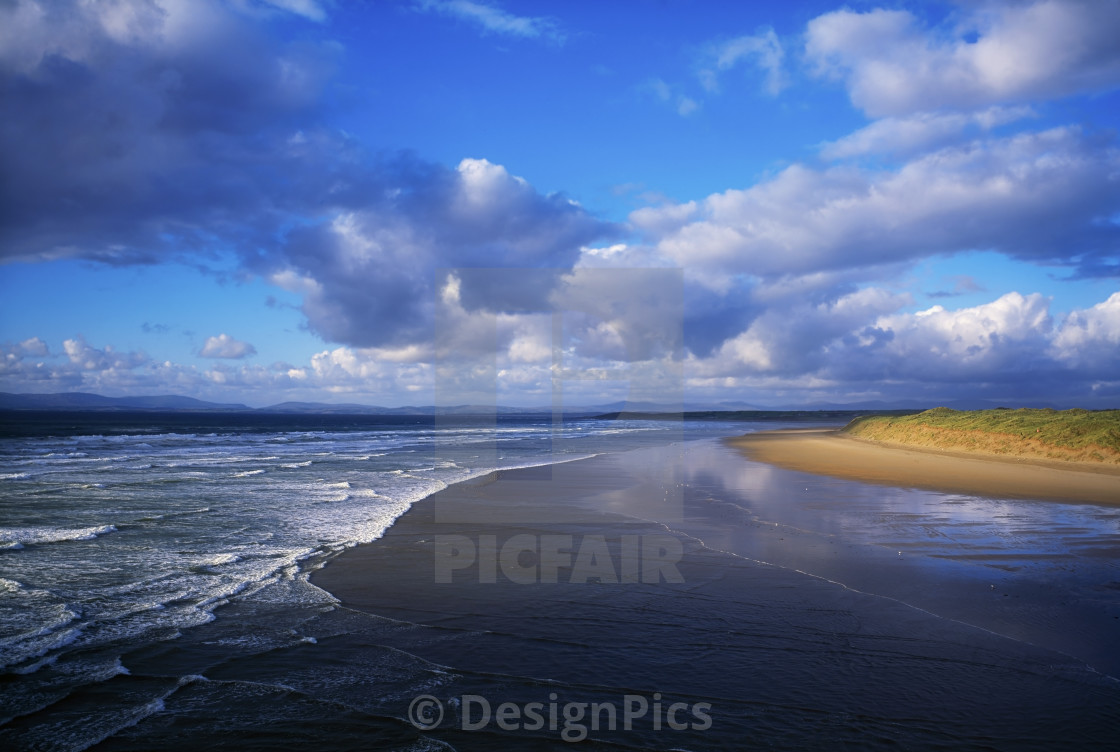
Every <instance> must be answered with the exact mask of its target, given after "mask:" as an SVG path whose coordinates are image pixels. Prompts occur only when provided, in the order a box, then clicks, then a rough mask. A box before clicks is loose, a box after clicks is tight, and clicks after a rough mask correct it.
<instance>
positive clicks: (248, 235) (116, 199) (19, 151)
mask: <svg viewBox="0 0 1120 752" xmlns="http://www.w3.org/2000/svg"><path fill="white" fill-rule="evenodd" d="M273 5H277V6H278V7H283V8H285V9H287V10H289V11H291V12H294V13H299V14H301V15H303V16H308V17H310V18H315V17H316V15H317V9H318V10H321V6H320V5H318V4H315V3H311V2H307V1H298V2H297V1H296V0H292V1H291V2H282V3H278V4H277V3H274V4H273ZM440 5H441V7H442V6H443V5H444V4H440ZM447 5H448V7H454V8H459V9H460V10H461V9H463V8H466V7H467V6H468V5H469V6H470V7H472V8H476V9H477V8H487V7H489V6H481V5H476V4H455V3H452V4H447ZM260 7H261V6H259V4H255V3H240V4H234V5H228V4H224V3H218V2H216V1H212V0H199V2H197V3H190V4H186V5H184V4H182V3H176V2H171V0H153V1H152V2H141V0H131V1H130V0H121V2H117V3H88V4H87V3H77V4H76V3H59V4H55V3H49V4H48V3H38V2H34V0H20V2H17V3H14V4H4V5H2V6H0V29H8V30H9V31H7V32H0V33H7V34H8V35H9V37H10V40H9V41H12V42H13V44H12V47H10V48H9V47H5V46H4V45H0V50H4V51H5V52H4V55H5V56H4V57H3V58H0V96H3V98H4V101H5V103H6V104H7V105H8V106H9V107H10V108H11V109H12V110H13V111H18V112H20V113H21V115H20V117H19V118H14V119H10V121H9V122H8V123H7V125H6V126H5V128H3V129H0V161H2V162H3V163H4V165H5V180H4V181H2V182H0V206H2V207H3V209H2V210H0V254H3V255H4V256H6V257H8V258H16V259H22V260H39V261H42V260H48V259H56V258H61V257H81V258H86V259H95V260H99V261H102V262H106V263H112V264H131V263H158V262H160V261H163V260H166V259H167V257H168V256H169V255H189V256H190V257H191V259H192V261H193V262H194V263H199V262H200V260H201V262H202V263H205V260H206V259H207V258H212V257H217V256H219V255H228V254H231V253H232V254H234V255H235V256H236V257H238V260H239V261H240V263H241V265H242V266H243V268H244V269H246V270H248V271H250V272H251V273H255V274H259V275H261V276H262V277H264V278H265V279H269V280H272V281H273V282H275V283H276V284H278V285H280V286H282V287H285V288H286V289H289V290H294V291H297V292H299V293H301V294H302V295H303V297H304V300H303V305H302V310H303V312H304V314H305V315H306V316H307V319H308V324H309V326H310V328H311V329H312V330H314V331H315V332H316V333H318V334H320V335H322V336H323V337H324V338H325V339H327V340H329V341H332V342H336V343H343V344H350V345H354V346H359V347H365V346H383V345H394V346H396V345H404V344H406V343H409V342H415V341H418V340H420V339H423V337H424V336H425V335H426V334H428V333H429V332H430V327H431V320H430V316H431V305H432V299H433V295H434V291H433V289H432V286H433V280H434V270H435V269H437V268H440V267H449V268H455V267H463V266H484V267H490V266H551V267H559V268H564V267H569V268H570V266H571V265H572V264H573V263H574V262H575V261H576V259H577V258H578V256H579V248H580V247H581V246H582V245H584V244H586V243H588V242H590V241H591V240H593V239H596V238H599V237H602V236H605V235H609V234H611V232H612V231H613V230H612V227H611V226H610V225H609V224H608V223H605V222H602V221H599V220H597V219H596V218H594V217H592V216H591V215H590V214H589V213H588V212H587V211H586V210H584V209H583V208H582V207H580V206H579V205H577V204H575V203H574V202H572V201H570V200H568V199H567V198H565V197H564V196H562V195H558V194H549V195H543V194H541V193H539V192H537V191H536V190H535V189H534V188H533V187H532V186H530V185H529V184H528V183H527V182H526V181H524V180H522V179H521V178H518V177H515V176H513V175H510V174H509V173H508V172H507V171H506V170H505V168H504V167H501V166H500V165H495V164H492V163H490V162H488V161H486V160H485V159H464V160H463V161H462V162H461V163H460V164H459V165H458V166H457V167H455V168H448V167H445V166H442V165H437V164H431V163H428V162H425V161H423V160H421V159H419V158H416V157H412V156H408V155H400V156H394V155H386V156H383V157H373V156H371V155H369V154H367V153H365V152H364V151H363V150H362V149H360V148H359V147H358V146H357V145H356V144H355V143H354V142H352V141H351V140H350V139H349V138H348V137H347V136H345V135H344V134H339V133H334V132H331V131H328V130H326V129H324V128H322V127H320V126H318V125H317V122H316V121H317V116H316V112H317V108H318V105H319V103H320V101H321V97H322V92H323V89H324V86H325V83H326V81H327V80H328V79H329V77H330V75H331V73H332V71H333V69H334V66H335V62H336V60H337V58H338V56H339V55H340V54H341V50H340V48H339V47H338V46H337V45H335V44H333V43H329V42H322V43H311V42H293V43H287V44H285V43H280V42H276V41H274V40H272V39H270V38H268V37H267V36H265V35H264V33H263V32H262V31H261V30H260V29H258V28H257V27H256V26H254V24H253V23H252V21H253V20H254V19H253V17H252V13H249V11H251V10H252V9H254V8H256V9H258V10H259V8H260ZM491 10H493V9H491ZM495 12H496V11H495ZM487 18H498V16H487ZM5 22H7V23H8V25H7V26H6V25H5ZM510 23H513V22H512V21H511V22H510ZM60 217H65V221H59V218H60Z"/></svg>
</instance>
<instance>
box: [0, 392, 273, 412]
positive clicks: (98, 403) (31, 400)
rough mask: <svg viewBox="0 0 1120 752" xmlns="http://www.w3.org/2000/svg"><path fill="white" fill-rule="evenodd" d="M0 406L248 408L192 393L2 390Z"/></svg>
mask: <svg viewBox="0 0 1120 752" xmlns="http://www.w3.org/2000/svg"><path fill="white" fill-rule="evenodd" d="M0 410H191V411H212V410H221V411H225V412H235V411H236V412H245V411H249V410H252V408H251V407H249V406H247V405H242V404H233V403H222V402H204V401H203V400H198V399H195V398H193V397H182V396H179V395H175V394H165V395H158V396H151V397H103V396H101V395H100V394H89V393H87V392H59V393H57V394H11V393H9V392H0Z"/></svg>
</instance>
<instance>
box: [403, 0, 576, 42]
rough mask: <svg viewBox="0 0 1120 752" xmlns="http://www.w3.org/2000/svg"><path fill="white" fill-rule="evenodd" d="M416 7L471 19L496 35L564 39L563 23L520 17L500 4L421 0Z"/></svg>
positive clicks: (461, 0) (458, 0) (457, 0)
mask: <svg viewBox="0 0 1120 752" xmlns="http://www.w3.org/2000/svg"><path fill="white" fill-rule="evenodd" d="M415 7H416V8H417V9H418V10H421V11H424V12H429V13H440V14H442V15H445V16H452V17H455V18H459V19H462V20H464V21H469V22H471V23H474V24H477V25H478V26H481V27H482V28H483V29H484V30H486V31H489V32H493V33H495V34H505V35H507V36H514V37H525V38H530V39H532V38H537V37H543V38H546V39H552V40H555V41H560V42H562V41H563V40H564V35H563V33H562V32H561V30H560V27H559V25H558V24H557V23H556V22H555V21H554V20H552V19H550V18H544V17H531V16H516V15H514V14H512V13H509V12H508V11H505V10H502V9H501V8H499V7H497V6H496V5H489V4H487V3H480V2H474V0H417V2H416V4H415Z"/></svg>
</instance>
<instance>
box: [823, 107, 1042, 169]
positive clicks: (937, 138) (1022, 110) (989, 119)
mask: <svg viewBox="0 0 1120 752" xmlns="http://www.w3.org/2000/svg"><path fill="white" fill-rule="evenodd" d="M1033 114H1034V111H1033V110H1031V108H1029V107H989V108H988V109H986V110H982V111H979V112H969V113H964V112H919V113H916V114H914V115H907V116H904V117H888V118H883V119H881V120H876V121H875V122H873V123H871V124H870V125H868V126H866V127H864V128H860V129H859V130H858V131H856V132H855V133H851V134H849V135H847V136H844V137H843V138H841V139H838V140H836V141H833V142H831V143H827V144H824V145H823V146H822V147H821V156H822V157H824V158H825V159H828V160H835V159H845V158H848V157H858V156H863V155H865V154H895V155H903V156H905V155H909V154H913V153H915V152H919V151H922V150H925V149H927V148H930V147H944V146H946V145H948V144H950V143H952V142H955V141H959V140H960V138H961V135H962V134H963V133H964V132H966V131H967V130H968V129H969V128H979V129H981V130H984V131H987V130H991V129H992V128H995V127H997V126H1000V125H1003V124H1005V123H1010V122H1013V121H1015V120H1019V119H1021V118H1025V117H1030V116H1032V115H1033Z"/></svg>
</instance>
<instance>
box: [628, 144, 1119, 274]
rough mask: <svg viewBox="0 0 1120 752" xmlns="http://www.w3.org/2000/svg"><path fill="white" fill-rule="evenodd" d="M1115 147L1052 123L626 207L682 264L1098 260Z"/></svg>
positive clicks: (758, 267)
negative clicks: (987, 255) (888, 159)
mask: <svg viewBox="0 0 1120 752" xmlns="http://www.w3.org/2000/svg"><path fill="white" fill-rule="evenodd" d="M1118 170H1120V152H1118V151H1117V150H1116V149H1114V148H1112V147H1110V146H1102V145H1100V144H1098V143H1095V142H1093V141H1091V140H1089V139H1086V138H1084V137H1083V136H1082V134H1081V133H1080V131H1078V130H1077V129H1075V128H1057V129H1053V130H1050V131H1046V132H1043V133H1030V134H1022V135H1018V136H1014V137H1011V138H1005V139H994V140H987V141H979V142H973V143H970V144H966V145H963V146H955V147H951V148H945V149H942V150H939V151H936V152H933V153H930V154H926V155H923V156H921V157H920V158H917V159H914V160H911V161H910V162H907V163H905V164H903V165H902V166H901V167H900V168H899V169H897V170H891V171H886V170H884V171H871V170H863V169H859V168H856V167H852V166H837V167H832V168H829V169H825V170H814V169H810V168H808V167H806V166H803V165H793V166H791V167H788V168H786V169H785V170H783V171H782V172H780V173H779V174H778V175H777V176H775V177H774V178H772V179H770V180H767V181H764V182H761V183H759V184H757V185H755V186H753V187H751V188H748V189H745V190H729V191H726V192H724V193H717V194H713V195H711V196H709V197H708V198H706V199H705V200H703V201H702V202H689V203H687V204H679V205H669V206H664V207H650V208H645V209H642V210H639V211H636V212H634V213H632V214H631V216H630V219H631V222H632V223H633V225H634V226H635V227H637V228H638V229H640V230H642V231H644V232H645V233H646V234H647V235H648V236H649V237H650V239H651V241H652V242H654V243H655V244H656V246H657V249H658V251H659V252H660V253H661V254H662V255H663V256H664V257H666V258H668V259H671V260H672V261H674V262H676V263H678V264H680V265H681V266H684V267H689V268H693V269H696V270H699V271H707V272H719V273H722V274H725V275H726V274H746V275H753V276H762V277H773V276H781V275H786V274H797V275H799V274H806V273H813V272H820V271H829V270H837V269H846V268H858V267H869V266H873V265H879V264H888V263H897V262H901V261H907V260H913V259H916V258H921V257H926V256H931V255H935V254H947V253H955V252H959V251H964V250H972V249H985V250H996V251H1000V252H1003V253H1006V254H1008V255H1010V256H1013V257H1017V258H1023V259H1030V260H1038V261H1055V262H1057V261H1060V260H1063V259H1074V258H1078V257H1079V256H1080V257H1081V258H1080V261H1081V263H1082V264H1083V266H1084V268H1086V269H1089V270H1091V269H1092V268H1093V266H1094V264H1098V263H1100V260H1101V259H1107V258H1112V257H1114V252H1115V248H1116V245H1117V243H1118V242H1120V238H1118V235H1120V228H1117V227H1116V226H1115V225H1109V224H1108V223H1102V222H1100V218H1102V217H1106V216H1109V214H1110V213H1111V212H1113V211H1115V206H1116V202H1117V201H1118V200H1120V181H1118V180H1117V178H1116V176H1117V174H1120V173H1118Z"/></svg>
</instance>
